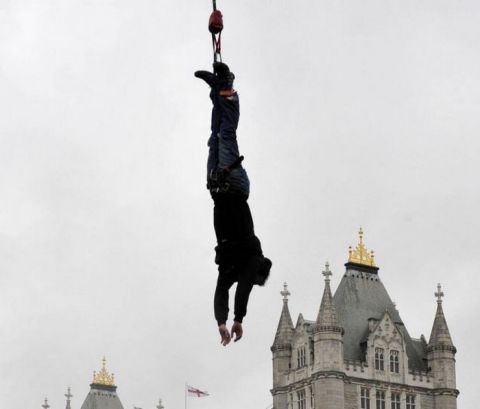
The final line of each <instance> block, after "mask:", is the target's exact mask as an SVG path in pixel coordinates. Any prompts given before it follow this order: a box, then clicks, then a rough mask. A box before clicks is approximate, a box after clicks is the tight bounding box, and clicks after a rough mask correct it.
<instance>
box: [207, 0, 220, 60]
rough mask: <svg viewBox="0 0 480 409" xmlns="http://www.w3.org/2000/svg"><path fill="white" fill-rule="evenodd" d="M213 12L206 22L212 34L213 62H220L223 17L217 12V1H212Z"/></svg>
mask: <svg viewBox="0 0 480 409" xmlns="http://www.w3.org/2000/svg"><path fill="white" fill-rule="evenodd" d="M212 3H213V12H212V14H210V18H209V20H208V31H210V33H211V34H212V47H213V61H214V62H217V61H218V62H222V30H223V15H222V12H221V11H220V10H217V0H212Z"/></svg>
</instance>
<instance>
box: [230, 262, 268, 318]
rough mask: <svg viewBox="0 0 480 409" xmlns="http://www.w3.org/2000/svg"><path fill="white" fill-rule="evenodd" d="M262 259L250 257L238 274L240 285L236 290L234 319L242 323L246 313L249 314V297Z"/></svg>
mask: <svg viewBox="0 0 480 409" xmlns="http://www.w3.org/2000/svg"><path fill="white" fill-rule="evenodd" d="M261 261H262V258H261V257H259V256H253V257H250V258H249V259H248V260H247V261H246V262H245V264H244V265H243V266H242V268H241V270H240V272H239V274H238V285H237V290H236V292H235V309H234V314H235V316H234V321H236V322H238V323H240V324H241V323H242V321H243V318H244V317H245V315H247V305H248V299H249V297H250V293H251V291H252V288H253V285H254V283H255V275H256V273H257V271H258V270H259V268H260V263H261Z"/></svg>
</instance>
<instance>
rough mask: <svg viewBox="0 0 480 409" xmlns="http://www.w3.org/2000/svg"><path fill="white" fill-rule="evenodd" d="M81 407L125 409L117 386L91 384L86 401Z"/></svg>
mask: <svg viewBox="0 0 480 409" xmlns="http://www.w3.org/2000/svg"><path fill="white" fill-rule="evenodd" d="M80 409H124V408H123V405H122V402H120V399H119V398H118V395H117V392H116V387H112V386H103V385H95V384H92V385H90V392H88V395H87V397H86V398H85V401H84V402H83V404H82V407H81V408H80Z"/></svg>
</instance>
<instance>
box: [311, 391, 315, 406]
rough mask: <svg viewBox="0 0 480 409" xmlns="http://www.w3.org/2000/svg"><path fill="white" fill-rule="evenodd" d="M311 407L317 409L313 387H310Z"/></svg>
mask: <svg viewBox="0 0 480 409" xmlns="http://www.w3.org/2000/svg"><path fill="white" fill-rule="evenodd" d="M310 407H311V408H312V409H313V408H314V407H315V392H314V391H313V386H310Z"/></svg>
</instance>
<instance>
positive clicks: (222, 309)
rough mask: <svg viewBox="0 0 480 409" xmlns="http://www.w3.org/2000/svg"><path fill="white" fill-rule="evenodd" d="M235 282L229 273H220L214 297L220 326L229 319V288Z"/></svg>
mask: <svg viewBox="0 0 480 409" xmlns="http://www.w3.org/2000/svg"><path fill="white" fill-rule="evenodd" d="M233 283H234V281H232V279H231V277H230V276H229V275H228V274H227V273H225V272H222V271H220V272H219V273H218V280H217V287H216V289H215V296H214V299H213V309H214V312H215V319H216V320H217V323H218V326H219V327H220V326H221V325H222V324H225V323H226V322H227V319H228V311H229V308H228V290H230V287H231V286H232V285H233Z"/></svg>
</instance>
